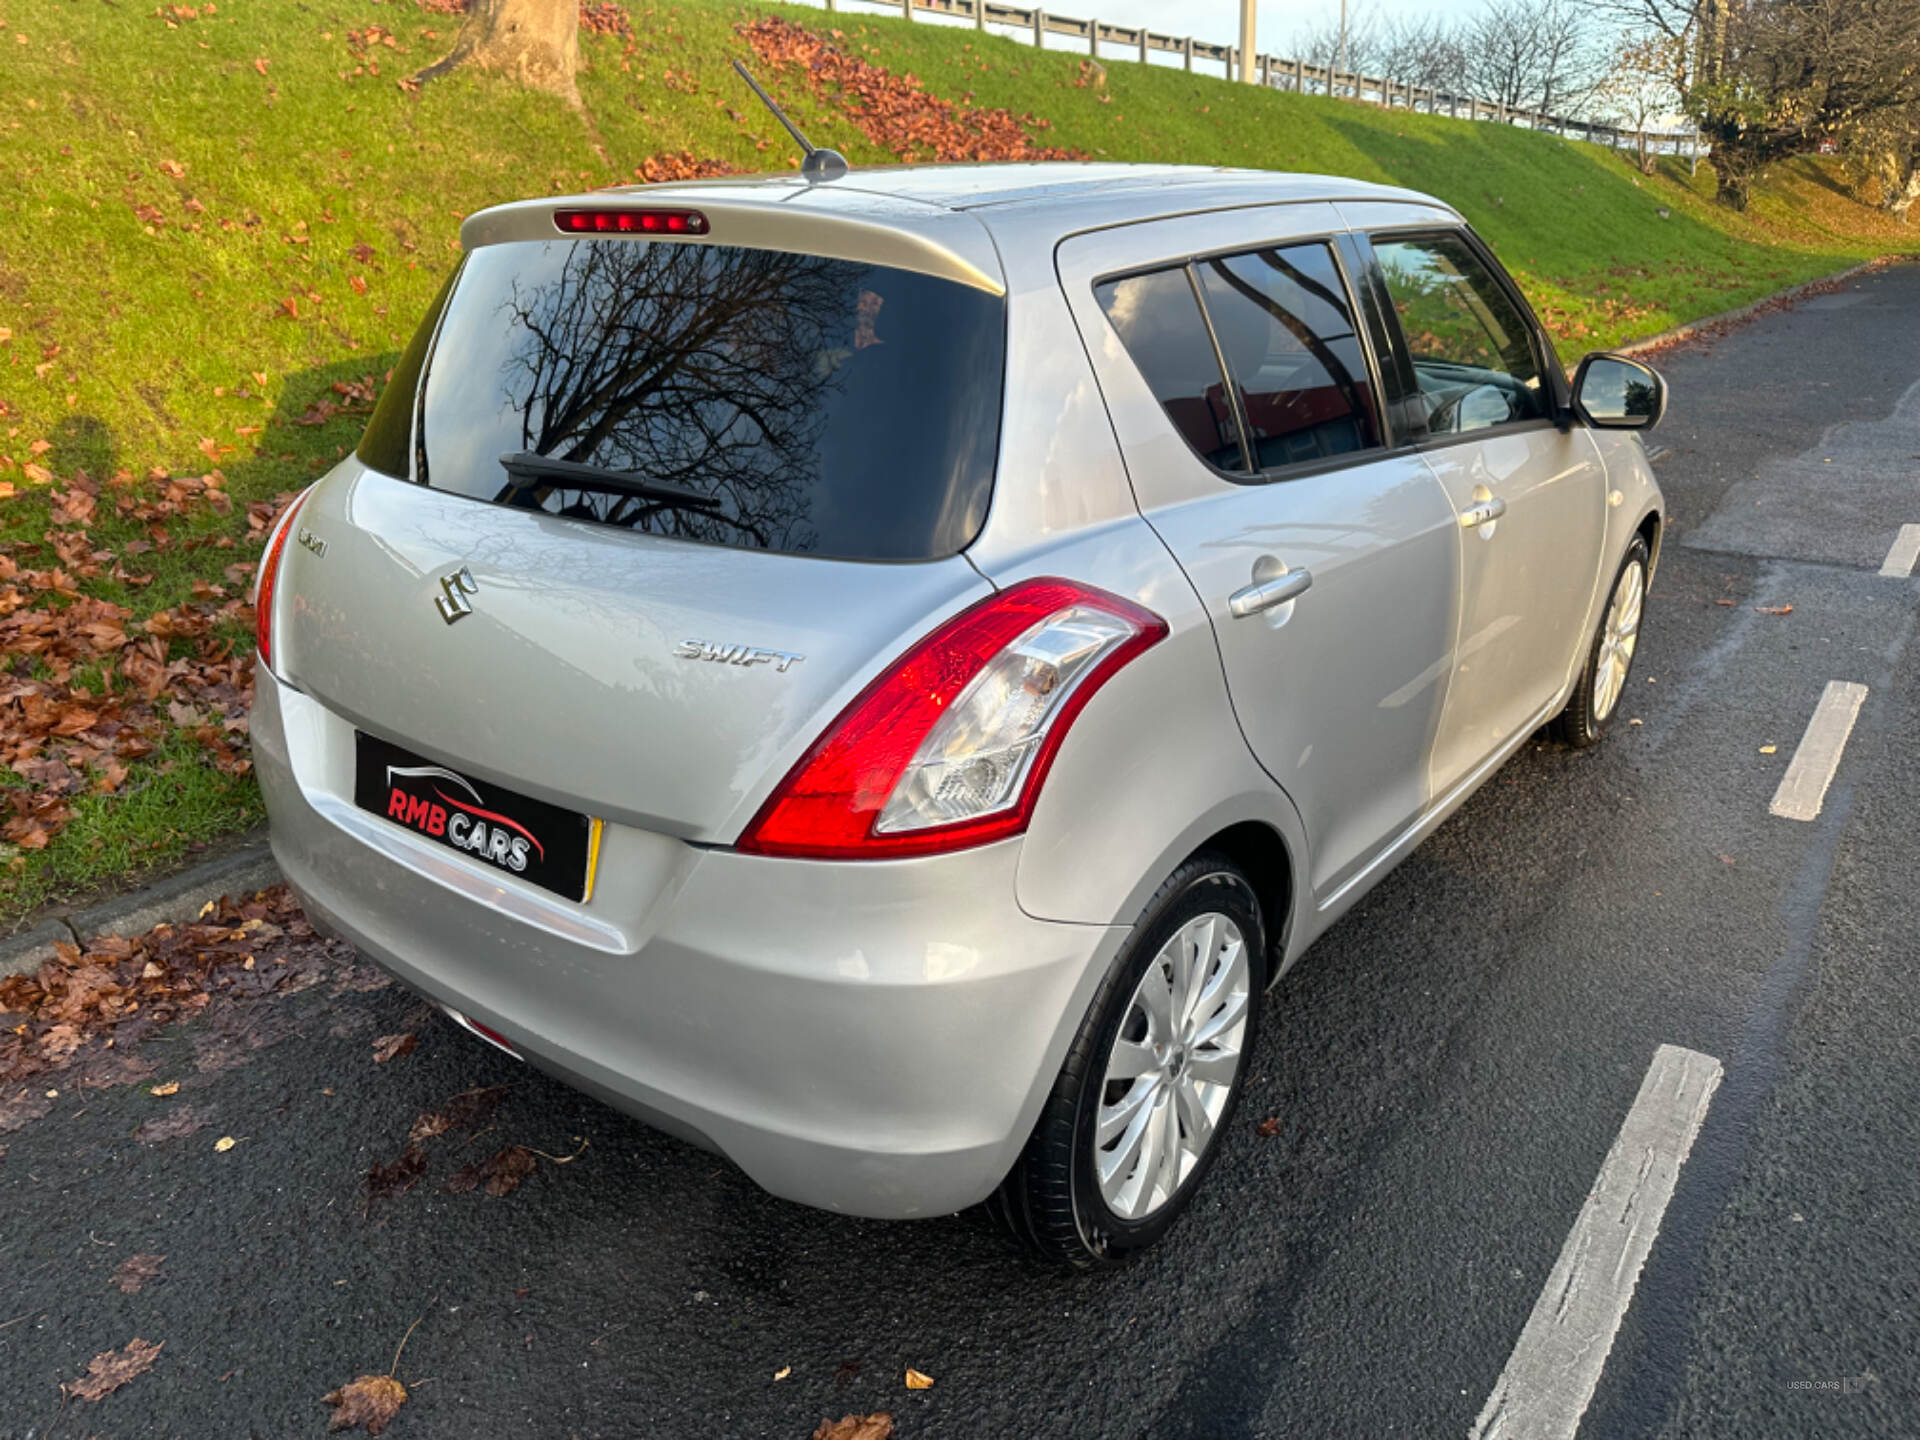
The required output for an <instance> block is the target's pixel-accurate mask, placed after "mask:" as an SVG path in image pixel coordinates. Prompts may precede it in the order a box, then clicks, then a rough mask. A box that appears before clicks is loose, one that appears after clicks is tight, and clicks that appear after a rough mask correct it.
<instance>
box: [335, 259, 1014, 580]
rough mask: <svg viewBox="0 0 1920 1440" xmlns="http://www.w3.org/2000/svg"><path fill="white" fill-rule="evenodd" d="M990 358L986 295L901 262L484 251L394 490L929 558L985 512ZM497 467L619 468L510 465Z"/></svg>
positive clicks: (996, 338) (456, 307)
mask: <svg viewBox="0 0 1920 1440" xmlns="http://www.w3.org/2000/svg"><path fill="white" fill-rule="evenodd" d="M1005 349H1006V324H1005V313H1004V302H1003V301H1002V300H1001V299H1000V298H999V297H997V296H994V295H991V294H988V293H986V292H985V291H981V290H976V289H973V288H972V287H969V286H965V285H961V284H958V283H955V282H953V281H948V280H941V279H938V278H935V277H932V276H927V275H920V274H916V273H914V272H911V271H906V270H896V269H892V268H889V267H885V266H878V265H867V264H862V263H858V262H853V261H847V260H837V259H829V258H824V257H820V256H812V255H796V254H790V253H787V252H784V251H775V250H748V249H741V248H738V247H732V246H718V245H688V244H682V243H676V242H669V241H659V242H656V241H645V240H632V239H618V240H614V239H605V240H602V239H581V240H552V241H523V242H516V243H511V244H502V245H490V246H483V247H481V248H480V249H478V250H476V251H474V252H473V254H472V255H470V256H469V257H468V258H467V261H466V264H465V265H464V266H463V267H462V269H461V272H460V277H459V282H458V284H457V285H456V286H455V287H454V290H453V293H452V296H451V298H450V299H449V301H448V302H447V308H446V318H445V322H444V323H443V325H442V326H441V331H440V337H439V340H438V341H437V342H436V343H435V345H434V348H433V354H432V356H431V358H430V360H429V362H428V364H427V370H426V380H425V395H424V403H423V404H422V406H421V407H420V431H419V456H418V460H417V463H416V465H415V467H414V473H413V476H412V478H414V479H415V480H420V481H424V482H425V483H426V484H428V485H430V486H432V487H433V488H435V489H438V490H448V491H453V492H456V493H459V494H462V495H469V496H472V497H473V498H475V499H479V500H487V501H492V502H495V503H498V504H503V505H511V506H517V507H521V508H528V509H538V510H542V511H545V512H546V513H548V514H552V515H560V516H565V517H568V518H571V519H576V520H582V521H588V522H592V523H595V524H602V525H613V526H619V527H624V528H628V529H634V530H643V531H646V532H648V533H650V534H657V535H666V536H673V537H677V538H681V539H687V540H695V541H702V542H705V543H708V544H714V545H724V546H729V547H733V548H739V549H756V550H774V551H781V552H785V553H790V554H815V555H822V556H832V557H837V558H843V559H854V560H927V559H936V558H940V557H944V556H948V555H952V554H954V553H956V552H958V551H959V550H961V549H962V548H964V547H965V546H966V545H967V544H968V543H969V542H970V541H971V540H972V539H973V537H974V535H975V534H976V533H977V532H978V531H979V528H980V525H981V523H982V522H983V521H984V519H985V517H986V510H987V502H988V499H989V497H990V495H991V493H992V487H993V471H994V462H995V456H996V452H997V449H998V444H999V423H1000V400H1001V383H1002V373H1003V366H1004V359H1005ZM399 379H400V372H399V369H398V368H396V371H395V382H396V383H395V386H394V388H396V389H397V388H398V382H399ZM376 418H379V417H376ZM506 455H532V456H538V457H544V458H546V459H549V460H559V461H566V462H570V463H572V464H574V465H581V466H590V467H593V468H594V469H595V470H599V471H606V472H614V475H613V478H612V479H611V480H607V481H606V482H605V483H604V484H599V483H595V482H594V481H593V480H592V479H590V478H585V477H582V476H581V475H580V472H577V471H576V472H567V473H564V474H560V475H554V474H541V473H537V472H536V473H529V472H528V471H527V470H526V469H525V468H522V469H518V470H516V471H515V472H514V473H512V474H509V473H508V471H507V470H506V468H505V467H504V466H503V465H502V463H501V458H502V457H503V456H506ZM369 463H372V462H369ZM382 468H388V467H385V466H383V467H382ZM393 473H395V474H406V473H407V472H406V470H404V469H395V470H394V471H393ZM623 479H624V481H625V482H629V483H625V484H624V486H623V485H622V484H621V483H618V482H620V481H622V480H623Z"/></svg>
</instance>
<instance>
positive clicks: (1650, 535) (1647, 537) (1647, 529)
mask: <svg viewBox="0 0 1920 1440" xmlns="http://www.w3.org/2000/svg"><path fill="white" fill-rule="evenodd" d="M1666 528H1667V522H1666V517H1665V516H1664V515H1662V514H1661V513H1660V512H1659V510H1657V509H1655V510H1649V511H1647V513H1646V514H1645V515H1642V516H1641V517H1640V523H1639V524H1638V525H1636V526H1634V529H1633V533H1634V534H1636V535H1638V536H1639V537H1640V538H1641V539H1642V540H1644V541H1646V542H1647V583H1648V584H1649V585H1651V584H1652V583H1653V576H1654V572H1655V571H1657V570H1658V569H1659V568H1660V541H1661V540H1662V539H1663V538H1664V536H1665V532H1666Z"/></svg>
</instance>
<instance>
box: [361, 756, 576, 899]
mask: <svg viewBox="0 0 1920 1440" xmlns="http://www.w3.org/2000/svg"><path fill="white" fill-rule="evenodd" d="M353 803H354V804H356V805H358V806H359V807H360V808H361V809H362V810H371V811H372V812H373V813H374V814H375V815H380V816H384V817H385V818H386V819H388V820H391V821H392V822H393V823H394V824H396V825H401V826H404V827H405V828H407V829H408V830H411V831H413V833H414V834H416V835H421V836H424V837H425V838H426V839H428V840H432V841H433V842H435V843H436V844H439V845H445V846H447V847H448V848H449V849H452V850H458V851H460V852H461V853H462V854H464V855H467V856H469V857H471V858H472V859H474V860H478V861H480V862H481V863H482V864H486V865H491V866H493V867H494V868H495V869H498V870H504V871H505V872H506V873H507V874H509V875H513V876H516V877H518V878H519V879H522V880H525V881H527V882H529V883H530V884H534V885H538V886H540V887H541V888H542V889H545V890H551V891H553V892H554V893H555V894H556V895H564V896H566V898H567V899H569V900H581V899H584V898H585V897H586V894H587V885H588V881H589V874H588V871H589V867H590V864H591V861H592V850H593V821H592V820H591V819H589V818H588V817H587V816H585V815H582V814H579V813H578V812H577V811H573V810H563V809H561V808H560V807H559V806H558V805H549V804H547V803H546V802H545V801H544V800H533V799H530V798H528V797H527V796H525V795H516V794H515V793H514V792H513V791H511V790H508V789H505V788H503V787H502V786H499V785H495V784H493V783H492V782H491V781H485V780H474V779H470V778H469V777H467V776H465V775H462V774H461V773H460V772H459V771H457V770H454V769H452V768H451V767H449V766H446V765H439V764H435V763H434V762H433V761H431V760H428V759H426V758H425V757H423V756H420V755H415V754H413V753H412V752H411V751H408V750H402V749H401V748H400V747H399V746H398V745H393V744H389V743H388V742H387V741H385V740H379V739H375V738H374V737H373V736H371V735H361V734H356V735H355V737H354V770H353Z"/></svg>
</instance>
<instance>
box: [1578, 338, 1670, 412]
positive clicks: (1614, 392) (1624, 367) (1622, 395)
mask: <svg viewBox="0 0 1920 1440" xmlns="http://www.w3.org/2000/svg"><path fill="white" fill-rule="evenodd" d="M1573 409H1574V413H1575V414H1576V415H1578V416H1579V417H1580V418H1581V420H1583V421H1585V422H1586V423H1587V424H1589V425H1591V426H1593V427H1594V428H1596V429H1599V430H1651V429H1652V428H1653V427H1654V426H1656V425H1658V424H1659V423H1660V418H1661V416H1663V415H1665V414H1666V413H1667V382H1666V381H1665V380H1663V379H1661V378H1660V372H1659V371H1657V370H1655V369H1654V368H1653V367H1652V366H1650V365H1642V364H1641V363H1640V362H1639V361H1638V360H1629V359H1627V357H1626V356H1624V355H1609V354H1607V353H1606V352H1605V351H1604V350H1596V351H1594V352H1593V354H1591V355H1589V356H1587V357H1586V358H1585V359H1584V360H1582V361H1581V362H1580V368H1579V369H1577V370H1575V371H1574V372H1573Z"/></svg>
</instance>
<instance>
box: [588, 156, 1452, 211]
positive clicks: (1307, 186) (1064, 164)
mask: <svg viewBox="0 0 1920 1440" xmlns="http://www.w3.org/2000/svg"><path fill="white" fill-rule="evenodd" d="M795 190H802V191H811V192H813V193H815V194H817V195H818V196H819V197H821V198H822V199H825V198H827V197H829V196H833V197H844V202H845V205H846V208H848V209H864V208H866V205H865V204H864V203H863V202H865V201H868V200H874V201H886V200H892V201H896V202H897V201H902V200H904V201H908V202H915V203H918V204H922V205H927V206H931V207H935V208H938V209H943V210H974V211H977V210H987V209H994V208H1001V207H1014V206H1019V207H1025V208H1037V207H1041V206H1061V205H1063V204H1064V205H1066V206H1067V208H1070V209H1072V210H1074V211H1085V210H1087V209H1089V208H1092V207H1095V206H1100V205H1105V206H1109V207H1111V208H1113V209H1114V210H1116V211H1121V212H1125V213H1126V214H1127V215H1129V216H1130V217H1131V216H1136V215H1138V214H1139V213H1142V212H1144V213H1146V214H1152V213H1156V212H1157V211H1160V210H1164V211H1166V212H1167V213H1180V212H1185V211H1189V210H1192V209H1196V208H1198V209H1209V208H1214V207H1216V206H1221V205H1231V204H1236V203H1237V204H1273V203H1277V202H1286V201H1290V200H1296V201H1309V200H1386V201H1393V200H1401V201H1407V202H1409V203H1414V204H1422V205H1438V204H1440V203H1441V202H1439V201H1436V200H1434V199H1433V198H1432V197H1431V196H1428V195H1422V194H1420V193H1419V192H1418V191H1414V190H1406V189H1402V188H1400V187H1398V186H1392V185H1379V184H1374V183H1372V182H1370V181H1366V180H1353V179H1349V178H1346V177H1343V176H1334V175H1311V174H1299V173H1292V172H1287V171H1276V170H1251V169H1244V168H1237V167H1232V166H1225V165H1124V164H1112V163H1093V162H1084V161H1055V160H1049V161H1009V162H1005V163H999V164H964V165H963V164H946V165H873V166H860V167H857V168H855V169H852V170H849V171H848V172H847V174H846V175H844V176H842V177H841V178H840V179H838V180H833V181H827V182H822V183H819V184H809V182H807V181H805V180H802V179H801V178H800V177H799V176H798V175H795V174H793V173H792V172H790V171H789V172H784V173H781V172H775V173H772V174H766V175H746V176H737V177H728V178H726V179H719V180H698V181H669V182H667V183H665V184H662V185H635V186H623V187H619V189H618V190H617V191H615V192H613V193H628V194H631V193H647V194H659V193H662V192H674V193H677V194H685V195H688V196H692V195H695V194H703V193H705V194H723V195H726V196H729V197H740V196H742V195H743V193H753V192H760V193H762V194H766V195H768V196H769V197H771V196H772V195H773V194H776V193H791V192H793V191H795ZM603 193H604V192H603ZM836 208H837V207H836ZM1443 208H1449V209H1450V208H1451V207H1443ZM981 218H982V219H988V218H989V217H986V216H982V217H981ZM989 223H991V222H990V220H989Z"/></svg>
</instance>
